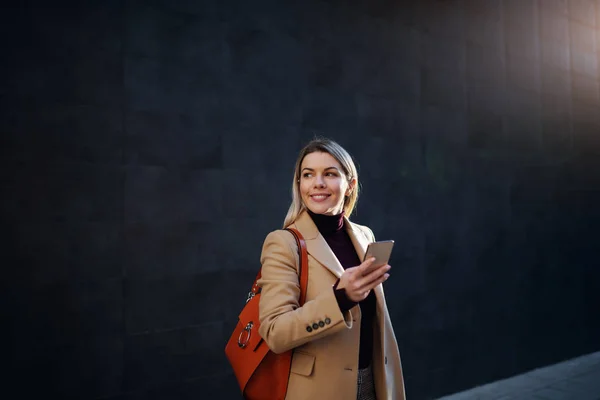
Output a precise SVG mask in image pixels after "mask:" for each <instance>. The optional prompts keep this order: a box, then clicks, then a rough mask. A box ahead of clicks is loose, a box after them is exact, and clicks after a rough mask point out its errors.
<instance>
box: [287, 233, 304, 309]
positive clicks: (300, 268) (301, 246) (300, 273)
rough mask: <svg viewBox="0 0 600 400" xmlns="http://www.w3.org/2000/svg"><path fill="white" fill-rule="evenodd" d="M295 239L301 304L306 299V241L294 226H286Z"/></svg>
mask: <svg viewBox="0 0 600 400" xmlns="http://www.w3.org/2000/svg"><path fill="white" fill-rule="evenodd" d="M286 230H287V231H290V232H291V233H292V235H294V239H296V244H297V245H298V253H299V255H300V258H299V260H300V264H299V265H298V276H299V277H300V299H299V301H298V302H299V304H300V306H302V305H303V304H304V302H305V301H306V287H307V286H308V251H307V250H306V242H305V241H304V238H303V237H302V234H301V233H300V231H298V230H297V229H294V228H287V229H286Z"/></svg>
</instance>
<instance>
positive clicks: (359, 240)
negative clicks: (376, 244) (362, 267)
mask: <svg viewBox="0 0 600 400" xmlns="http://www.w3.org/2000/svg"><path fill="white" fill-rule="evenodd" d="M344 225H345V226H346V232H348V236H350V240H352V244H353V245H354V249H355V250H356V254H357V255H358V259H359V260H360V262H361V263H362V262H363V261H364V258H365V253H366V252H367V246H368V245H369V243H370V241H369V239H368V238H367V236H366V235H365V234H364V233H363V232H362V231H361V230H360V229H359V228H357V227H355V226H354V224H353V223H352V222H350V221H349V220H348V218H346V217H344Z"/></svg>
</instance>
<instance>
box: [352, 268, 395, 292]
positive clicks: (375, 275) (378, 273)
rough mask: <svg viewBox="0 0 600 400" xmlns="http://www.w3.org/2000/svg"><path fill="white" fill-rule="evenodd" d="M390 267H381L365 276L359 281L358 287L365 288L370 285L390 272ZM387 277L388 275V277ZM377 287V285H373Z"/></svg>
mask: <svg viewBox="0 0 600 400" xmlns="http://www.w3.org/2000/svg"><path fill="white" fill-rule="evenodd" d="M390 268H391V267H390V266H389V265H388V264H385V265H382V266H381V267H378V268H377V269H375V270H373V271H371V272H370V273H369V274H367V275H365V276H364V277H362V278H361V279H360V280H359V282H358V283H359V286H361V287H366V286H369V285H371V284H372V283H373V282H375V281H377V280H379V279H380V278H381V277H382V276H383V275H384V274H385V273H386V272H388V271H389V270H390ZM388 276H389V275H388ZM375 286H377V285H375Z"/></svg>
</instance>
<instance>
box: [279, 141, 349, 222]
mask: <svg viewBox="0 0 600 400" xmlns="http://www.w3.org/2000/svg"><path fill="white" fill-rule="evenodd" d="M317 152H318V153H328V154H329V155H331V156H332V157H333V158H335V159H336V161H337V162H339V163H340V165H341V167H342V169H343V172H344V174H345V176H346V179H347V180H348V183H350V181H351V180H352V179H356V184H355V185H354V187H353V188H352V191H351V192H350V195H348V196H346V197H345V198H344V215H345V216H346V217H350V215H351V214H352V211H353V210H354V207H355V206H356V202H357V201H358V189H359V185H358V172H357V170H356V166H355V165H354V161H353V160H352V156H350V154H349V153H348V152H347V151H346V150H345V149H344V148H343V147H342V146H340V145H339V144H338V143H336V142H334V141H333V140H331V139H327V138H315V139H313V140H311V141H310V142H309V143H308V144H307V145H306V146H304V148H303V149H302V150H300V154H299V155H298V159H297V160H296V167H295V168H294V180H293V181H292V204H290V208H289V210H288V212H287V215H286V216H285V220H284V222H283V227H284V228H285V227H287V226H289V225H291V224H293V223H294V222H295V221H296V219H298V216H299V215H300V214H301V213H302V211H304V210H305V209H306V206H305V205H304V203H303V202H302V196H301V195H300V167H301V166H302V161H303V160H304V157H306V156H307V155H308V154H310V153H317Z"/></svg>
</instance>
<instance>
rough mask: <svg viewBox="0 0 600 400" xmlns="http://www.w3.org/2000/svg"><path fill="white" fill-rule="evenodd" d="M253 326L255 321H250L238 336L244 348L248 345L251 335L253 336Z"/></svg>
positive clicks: (240, 344)
mask: <svg viewBox="0 0 600 400" xmlns="http://www.w3.org/2000/svg"><path fill="white" fill-rule="evenodd" d="M253 327H254V323H253V322H252V321H250V322H248V324H247V325H246V327H245V328H244V329H243V330H242V331H241V332H240V336H238V346H240V347H241V348H242V349H243V348H244V347H246V345H248V342H249V341H250V336H252V328H253ZM242 341H243V342H242Z"/></svg>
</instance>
